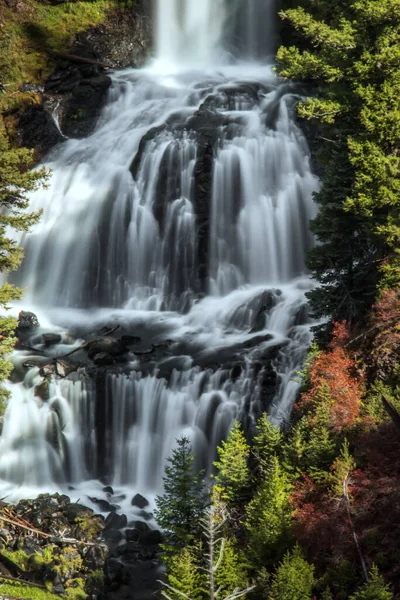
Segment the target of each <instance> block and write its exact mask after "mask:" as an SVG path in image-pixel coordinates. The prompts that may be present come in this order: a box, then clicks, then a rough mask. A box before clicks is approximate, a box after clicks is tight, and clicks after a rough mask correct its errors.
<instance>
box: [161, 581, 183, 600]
mask: <svg viewBox="0 0 400 600" xmlns="http://www.w3.org/2000/svg"><path fill="white" fill-rule="evenodd" d="M157 583H161V585H163V586H164V587H166V588H168V589H169V590H171V592H174V594H179V595H180V596H183V598H186V600H192V599H191V598H190V597H189V596H187V595H186V594H184V593H183V592H180V591H179V590H177V589H176V588H173V587H172V586H171V585H168V583H165V581H161V580H160V579H157ZM161 593H162V592H161Z"/></svg>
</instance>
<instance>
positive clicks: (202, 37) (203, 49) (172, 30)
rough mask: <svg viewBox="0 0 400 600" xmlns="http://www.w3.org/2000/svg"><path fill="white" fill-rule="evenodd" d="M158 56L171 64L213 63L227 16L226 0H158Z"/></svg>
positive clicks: (199, 64) (156, 40)
mask: <svg viewBox="0 0 400 600" xmlns="http://www.w3.org/2000/svg"><path fill="white" fill-rule="evenodd" d="M155 18H156V32H155V33H156V35H155V38H156V39H155V45H156V57H157V60H159V61H160V62H162V63H165V64H167V65H183V66H184V65H195V66H204V65H207V64H210V63H211V62H212V60H213V59H214V58H215V56H216V52H217V51H218V48H219V46H220V43H221V40H222V37H223V33H224V26H225V21H226V18H227V9H226V0H200V1H199V0H186V2H182V0H157V3H156V15H155Z"/></svg>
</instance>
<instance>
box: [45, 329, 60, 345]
mask: <svg viewBox="0 0 400 600" xmlns="http://www.w3.org/2000/svg"><path fill="white" fill-rule="evenodd" d="M42 340H43V343H44V345H45V346H46V348H50V347H51V346H55V345H56V344H61V341H62V337H61V335H60V334H59V333H44V334H43V335H42Z"/></svg>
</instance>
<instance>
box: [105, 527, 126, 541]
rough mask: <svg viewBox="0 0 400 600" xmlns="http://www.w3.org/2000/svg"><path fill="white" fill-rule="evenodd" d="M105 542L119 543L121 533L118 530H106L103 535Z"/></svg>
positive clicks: (121, 536)
mask: <svg viewBox="0 0 400 600" xmlns="http://www.w3.org/2000/svg"><path fill="white" fill-rule="evenodd" d="M103 537H104V539H105V540H106V541H107V542H120V541H121V540H122V538H123V534H122V531H120V530H119V529H107V530H106V531H105V532H104V535H103Z"/></svg>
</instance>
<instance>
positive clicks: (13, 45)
mask: <svg viewBox="0 0 400 600" xmlns="http://www.w3.org/2000/svg"><path fill="white" fill-rule="evenodd" d="M116 6H119V4H118V0H93V1H92V2H86V1H75V2H64V3H62V4H60V5H52V4H50V3H49V2H47V1H46V0H44V1H43V0H40V1H39V0H25V2H24V9H23V10H22V11H13V10H11V9H9V8H8V7H7V6H6V5H5V4H4V3H0V24H1V25H2V28H1V36H0V79H1V80H2V81H3V83H5V84H6V86H7V88H6V89H7V93H6V94H4V95H3V97H2V98H1V99H0V100H1V105H2V106H1V107H0V108H2V109H3V110H4V109H7V110H9V109H10V104H11V108H13V105H14V104H15V101H17V102H18V101H20V97H21V94H19V93H18V98H16V96H17V90H18V87H19V86H20V85H21V84H22V83H24V82H28V83H33V84H35V83H36V84H37V83H40V82H42V81H43V80H44V79H45V78H46V77H47V76H48V75H49V74H50V73H51V71H52V70H53V69H54V66H55V63H54V52H65V51H66V50H67V49H68V47H69V46H70V44H71V42H72V40H73V39H74V37H75V36H76V35H77V34H78V33H80V32H81V31H85V30H86V29H89V28H90V27H91V26H95V25H98V24H99V23H102V22H103V21H104V20H105V19H106V16H107V12H108V11H109V10H110V9H111V8H113V7H116ZM9 103H10V104H9Z"/></svg>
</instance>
